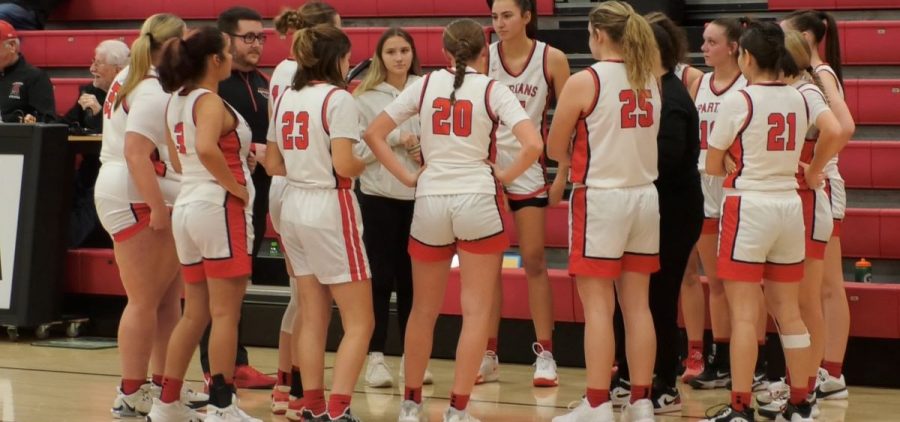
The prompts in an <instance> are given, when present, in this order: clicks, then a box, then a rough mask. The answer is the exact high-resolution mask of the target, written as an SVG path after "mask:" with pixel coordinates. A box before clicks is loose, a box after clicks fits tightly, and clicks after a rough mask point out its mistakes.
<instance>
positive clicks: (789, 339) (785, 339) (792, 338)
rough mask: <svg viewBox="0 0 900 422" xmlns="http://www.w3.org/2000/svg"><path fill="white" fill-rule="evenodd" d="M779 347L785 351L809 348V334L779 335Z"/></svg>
mask: <svg viewBox="0 0 900 422" xmlns="http://www.w3.org/2000/svg"><path fill="white" fill-rule="evenodd" d="M779 337H781V347H783V348H785V349H803V348H806V347H809V345H810V341H809V332H808V331H807V332H805V333H803V334H779Z"/></svg>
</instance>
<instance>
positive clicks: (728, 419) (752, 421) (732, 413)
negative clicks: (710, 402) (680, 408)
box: [700, 405, 756, 422]
mask: <svg viewBox="0 0 900 422" xmlns="http://www.w3.org/2000/svg"><path fill="white" fill-rule="evenodd" d="M716 408H719V409H720V410H718V411H717V412H715V413H713V414H712V415H710V410H712V409H716ZM700 422H756V417H755V415H754V413H753V408H752V407H747V408H745V409H744V410H743V411H742V412H738V411H737V410H735V409H734V408H733V407H731V406H730V405H722V407H720V406H716V407H713V408H711V409H709V410H707V411H706V419H702V420H701V421H700Z"/></svg>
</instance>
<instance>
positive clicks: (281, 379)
mask: <svg viewBox="0 0 900 422" xmlns="http://www.w3.org/2000/svg"><path fill="white" fill-rule="evenodd" d="M275 385H286V386H290V385H291V373H290V372H285V371H282V370H280V369H279V370H278V382H277V383H276V384H275Z"/></svg>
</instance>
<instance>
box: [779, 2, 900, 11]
mask: <svg viewBox="0 0 900 422" xmlns="http://www.w3.org/2000/svg"><path fill="white" fill-rule="evenodd" d="M898 8H900V3H897V2H896V1H895V0H769V10H799V9H818V10H837V9H898Z"/></svg>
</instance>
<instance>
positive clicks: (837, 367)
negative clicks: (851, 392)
mask: <svg viewBox="0 0 900 422" xmlns="http://www.w3.org/2000/svg"><path fill="white" fill-rule="evenodd" d="M822 367H823V368H825V370H826V371H828V375H831V376H833V377H835V378H840V377H841V371H842V370H843V369H844V362H829V361H827V360H826V361H822Z"/></svg>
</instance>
